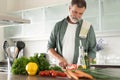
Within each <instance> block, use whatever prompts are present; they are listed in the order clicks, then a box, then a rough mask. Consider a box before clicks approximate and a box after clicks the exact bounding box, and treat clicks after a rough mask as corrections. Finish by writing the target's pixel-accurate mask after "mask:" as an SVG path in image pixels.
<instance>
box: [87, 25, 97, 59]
mask: <svg viewBox="0 0 120 80" xmlns="http://www.w3.org/2000/svg"><path fill="white" fill-rule="evenodd" d="M88 36H89V37H88V38H89V47H88V56H89V57H90V58H93V59H94V58H95V57H96V36H95V32H94V30H93V27H92V26H91V28H90V30H89V34H88Z"/></svg>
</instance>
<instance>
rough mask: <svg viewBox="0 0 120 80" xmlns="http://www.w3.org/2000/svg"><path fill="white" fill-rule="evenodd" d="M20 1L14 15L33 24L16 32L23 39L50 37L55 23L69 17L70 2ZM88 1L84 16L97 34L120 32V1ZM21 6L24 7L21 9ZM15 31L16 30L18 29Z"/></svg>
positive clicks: (60, 0) (24, 26) (22, 26)
mask: <svg viewBox="0 0 120 80" xmlns="http://www.w3.org/2000/svg"><path fill="white" fill-rule="evenodd" d="M15 1H16V0H15ZM18 1H19V2H20V3H19V5H18V6H19V9H16V10H18V11H17V12H16V13H14V15H20V16H22V17H23V18H26V19H29V20H31V24H25V25H20V26H21V27H20V28H21V29H19V28H18V29H19V30H16V31H18V32H17V34H18V35H19V36H22V37H24V36H29V37H33V36H37V37H39V36H41V35H42V36H45V35H48V36H49V35H50V32H51V30H52V29H53V27H54V25H55V23H56V22H57V21H59V20H62V19H63V18H65V17H66V16H67V15H68V9H69V1H68V0H55V1H54V0H53V1H51V0H50V3H49V2H47V1H49V0H47V1H46V3H45V1H43V3H40V0H29V1H27V0H24V3H23V2H22V1H23V0H18ZM62 1H63V2H62ZM86 1H87V9H86V11H85V13H84V15H83V19H86V20H87V21H89V22H91V23H92V25H93V27H94V30H95V32H96V33H100V34H103V33H104V32H105V33H109V34H110V35H111V34H113V33H114V32H120V27H119V25H120V20H119V17H120V8H119V7H120V5H119V3H120V0H86ZM14 3H16V2H14ZM32 3H33V4H32ZM35 3H36V4H35ZM20 4H21V5H22V6H21V7H20ZM30 4H31V6H30ZM16 5H17V4H16ZM43 5H44V6H43ZM25 6H26V7H25ZM16 8H17V7H16ZM20 8H21V9H20ZM22 9H24V10H22ZM14 10H15V8H14ZM13 29H14V30H15V29H17V28H13ZM6 31H7V33H9V32H8V31H9V30H8V29H6ZM7 35H9V34H7ZM103 35H104V34H103ZM115 35H119V34H115ZM10 37H11V36H10Z"/></svg>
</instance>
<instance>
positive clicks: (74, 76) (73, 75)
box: [67, 70, 79, 80]
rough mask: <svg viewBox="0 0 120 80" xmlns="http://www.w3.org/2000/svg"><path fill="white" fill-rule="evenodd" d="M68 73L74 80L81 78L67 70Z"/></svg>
mask: <svg viewBox="0 0 120 80" xmlns="http://www.w3.org/2000/svg"><path fill="white" fill-rule="evenodd" d="M67 73H68V74H69V75H70V76H71V77H72V78H74V79H75V80H79V78H78V77H77V76H76V75H75V74H74V73H73V72H72V71H70V70H67Z"/></svg>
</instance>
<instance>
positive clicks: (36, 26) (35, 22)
mask: <svg viewBox="0 0 120 80" xmlns="http://www.w3.org/2000/svg"><path fill="white" fill-rule="evenodd" d="M43 12H44V10H43V8H37V9H32V10H28V11H24V12H23V17H24V18H26V19H29V20H30V21H31V23H30V24H24V25H23V27H22V28H23V29H22V32H23V34H24V35H28V36H32V35H34V36H37V35H41V34H43V33H44V13H43Z"/></svg>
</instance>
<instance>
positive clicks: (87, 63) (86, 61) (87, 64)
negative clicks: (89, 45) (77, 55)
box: [84, 52, 90, 69]
mask: <svg viewBox="0 0 120 80" xmlns="http://www.w3.org/2000/svg"><path fill="white" fill-rule="evenodd" d="M84 59H85V65H86V69H90V61H89V57H88V55H87V52H85V56H84Z"/></svg>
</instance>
